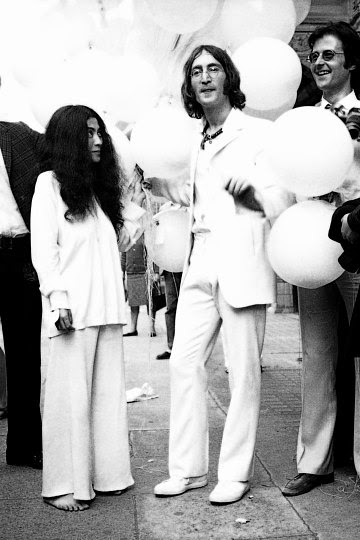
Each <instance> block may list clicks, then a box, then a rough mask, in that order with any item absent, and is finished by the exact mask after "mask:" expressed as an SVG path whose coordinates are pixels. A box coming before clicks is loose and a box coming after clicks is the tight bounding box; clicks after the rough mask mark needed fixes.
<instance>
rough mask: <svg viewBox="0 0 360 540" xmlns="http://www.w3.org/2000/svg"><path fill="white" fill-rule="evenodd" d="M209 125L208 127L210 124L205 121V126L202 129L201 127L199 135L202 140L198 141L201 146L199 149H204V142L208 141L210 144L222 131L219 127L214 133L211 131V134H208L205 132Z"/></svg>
mask: <svg viewBox="0 0 360 540" xmlns="http://www.w3.org/2000/svg"><path fill="white" fill-rule="evenodd" d="M209 127H210V126H209V123H208V122H206V124H205V127H204V129H203V132H202V134H201V135H202V136H203V138H202V141H201V143H200V148H201V150H204V149H205V143H206V142H208V141H209V144H211V143H212V141H213V139H215V138H216V137H218V135H220V134H221V133H222V132H223V129H222V128H220V129H219V130H218V131H217V132H216V133H213V135H209V134H208V133H206V132H207V130H208V128H209Z"/></svg>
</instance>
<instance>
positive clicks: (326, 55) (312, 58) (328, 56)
mask: <svg viewBox="0 0 360 540" xmlns="http://www.w3.org/2000/svg"><path fill="white" fill-rule="evenodd" d="M336 54H345V53H344V52H342V51H339V52H337V51H332V50H331V49H326V50H325V51H322V52H311V53H310V54H309V56H308V57H307V61H308V62H310V64H315V62H316V60H317V59H318V58H319V57H320V56H322V59H323V60H324V61H325V62H330V60H332V59H333V58H334V57H335V55H336Z"/></svg>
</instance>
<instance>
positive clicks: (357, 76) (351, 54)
mask: <svg viewBox="0 0 360 540" xmlns="http://www.w3.org/2000/svg"><path fill="white" fill-rule="evenodd" d="M328 35H330V36H335V37H337V38H338V39H339V40H340V41H341V43H342V46H343V49H344V57H345V64H344V65H345V68H347V69H348V68H349V67H350V66H352V65H354V66H355V69H354V70H352V71H350V82H351V87H352V89H353V90H355V92H356V93H357V94H358V93H359V92H360V37H359V35H358V33H357V32H356V30H355V29H354V28H353V27H352V26H350V24H348V23H347V22H344V21H339V22H330V23H328V24H327V25H326V26H319V27H317V28H315V30H314V31H313V32H312V34H310V36H309V39H308V43H309V47H310V49H311V50H312V49H313V47H314V45H315V42H316V41H318V40H319V39H321V38H323V37H324V36H328Z"/></svg>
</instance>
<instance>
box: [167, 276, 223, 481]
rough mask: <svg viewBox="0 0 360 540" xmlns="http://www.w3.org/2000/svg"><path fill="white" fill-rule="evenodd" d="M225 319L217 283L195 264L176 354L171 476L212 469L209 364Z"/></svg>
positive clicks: (181, 310)
mask: <svg viewBox="0 0 360 540" xmlns="http://www.w3.org/2000/svg"><path fill="white" fill-rule="evenodd" d="M220 324H221V321H220V316H219V313H218V310H217V308H216V305H215V302H214V297H213V291H212V287H211V286H210V285H209V284H206V283H204V282H201V281H200V278H199V277H198V276H197V275H196V273H194V274H191V269H190V271H189V274H188V275H187V276H186V280H185V282H184V284H183V288H182V291H181V295H180V298H179V303H178V308H177V322H176V331H175V332H176V333H175V340H174V346H173V349H172V353H171V359H170V391H171V407H170V440H169V471H170V476H174V477H175V476H178V477H181V478H189V477H197V476H202V475H205V474H207V472H208V414H207V384H208V383H207V373H206V368H205V365H206V362H207V360H208V359H209V357H210V354H211V351H212V349H213V347H214V344H215V341H216V338H217V335H218V332H219V329H220Z"/></svg>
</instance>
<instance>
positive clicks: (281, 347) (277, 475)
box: [0, 311, 360, 540]
mask: <svg viewBox="0 0 360 540" xmlns="http://www.w3.org/2000/svg"><path fill="white" fill-rule="evenodd" d="M156 327H157V336H156V337H154V338H149V337H147V335H146V334H147V330H148V321H147V317H146V313H145V312H141V313H140V322H139V328H138V330H139V336H138V337H130V338H125V353H126V373H127V375H126V377H127V389H131V388H133V387H141V386H142V385H143V384H144V383H145V382H147V383H149V384H150V385H151V386H152V387H153V389H154V391H155V393H156V394H157V395H158V396H159V397H158V398H156V399H151V400H148V401H143V402H135V403H130V404H129V406H128V409H129V427H130V441H131V454H132V469H133V475H134V478H135V487H134V488H132V489H129V490H128V491H127V492H125V493H124V494H123V495H121V496H120V497H97V498H96V499H95V501H94V502H93V503H92V505H91V508H90V510H88V511H85V512H78V513H67V512H61V511H58V510H55V509H53V508H51V507H49V506H46V505H45V504H43V502H42V500H41V497H40V491H41V472H39V471H36V470H33V469H29V468H22V467H11V466H7V465H5V432H6V429H5V428H6V421H5V420H2V421H1V422H0V539H2V540H3V539H4V540H20V539H21V540H29V539H36V540H38V539H39V540H42V539H46V540H55V539H56V540H67V539H69V540H70V539H72V540H73V539H75V540H87V539H96V540H102V539H114V540H115V539H116V540H118V539H121V540H162V539H166V540H180V539H181V540H192V539H194V540H195V539H196V540H199V539H200V540H207V539H216V540H231V539H240V538H241V539H247V540H252V539H272V540H275V539H277V540H280V539H281V540H285V539H292V540H300V539H301V540H306V539H310V538H319V539H323V540H339V539H343V540H354V539H357V538H359V537H360V532H359V531H360V512H359V507H360V492H359V488H358V485H357V483H356V474H355V471H354V470H353V468H351V467H349V468H347V469H346V468H342V469H338V470H336V474H335V482H334V483H333V484H329V485H326V486H323V487H321V488H317V489H315V490H313V491H312V492H310V493H308V494H306V495H302V496H300V497H293V498H288V499H287V498H285V497H283V496H282V494H281V487H282V486H283V485H284V484H285V483H286V481H287V480H288V479H289V478H292V477H293V476H294V475H295V474H296V463H295V452H296V436H297V430H298V423H299V416H300V406H301V402H300V374H301V360H299V359H301V349H300V335H299V326H298V317H297V315H295V314H269V316H268V324H267V332H266V339H265V347H264V354H263V373H262V406H261V416H260V424H259V432H258V440H257V450H256V461H255V474H254V477H253V479H252V481H251V490H250V492H249V493H248V494H247V495H246V496H245V498H244V499H243V500H242V501H240V502H238V503H235V504H232V505H229V506H222V507H215V506H211V505H210V504H209V501H208V495H209V493H210V491H211V490H212V489H213V487H214V485H215V484H216V469H217V459H218V455H219V448H220V443H221V435H222V430H223V426H224V420H225V415H226V411H227V407H228V404H229V390H228V379H227V375H226V373H225V370H224V360H223V353H222V347H221V342H219V343H218V344H217V345H216V347H215V350H214V353H213V355H212V358H211V360H210V362H209V419H210V471H209V485H208V486H206V487H205V488H203V489H198V490H194V491H189V492H187V493H185V494H184V495H181V496H179V497H172V498H165V499H158V498H155V497H154V495H153V487H154V485H155V484H157V483H158V482H159V481H161V480H163V479H164V478H166V477H167V446H168V427H169V423H168V413H169V374H168V361H159V360H155V356H156V354H158V353H160V352H163V350H164V349H165V346H166V335H165V323H164V316H163V311H162V312H160V313H159V314H158V317H157V321H156ZM46 349H47V344H46V341H44V365H45V366H46ZM44 371H45V370H44ZM240 518H243V519H245V520H247V523H244V524H241V523H239V522H237V521H236V520H237V519H240Z"/></svg>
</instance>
